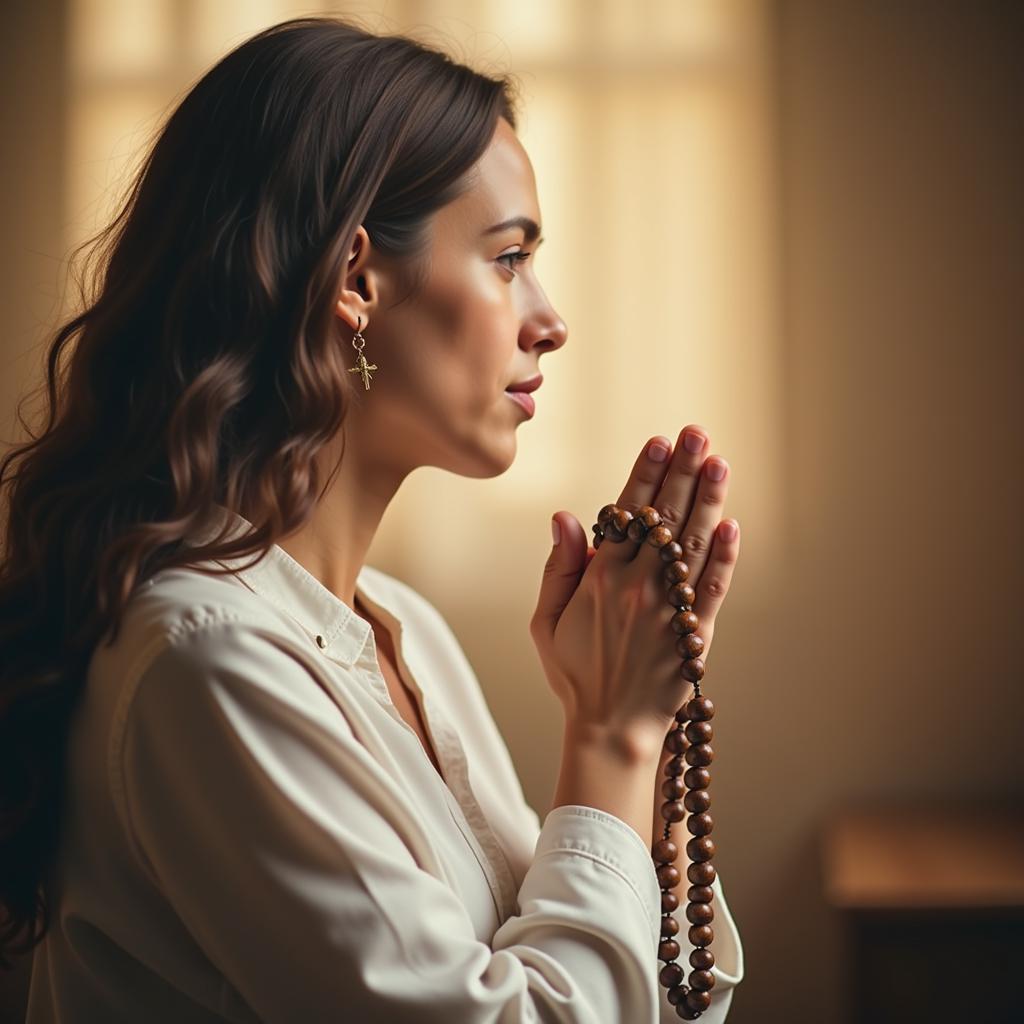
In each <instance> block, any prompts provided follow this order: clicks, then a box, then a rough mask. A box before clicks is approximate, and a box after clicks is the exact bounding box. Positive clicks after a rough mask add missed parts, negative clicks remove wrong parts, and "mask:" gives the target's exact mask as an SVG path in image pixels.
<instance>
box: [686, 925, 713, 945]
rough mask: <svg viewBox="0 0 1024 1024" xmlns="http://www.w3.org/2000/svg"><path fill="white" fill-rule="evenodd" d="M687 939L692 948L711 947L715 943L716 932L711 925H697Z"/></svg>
mask: <svg viewBox="0 0 1024 1024" xmlns="http://www.w3.org/2000/svg"><path fill="white" fill-rule="evenodd" d="M686 937H687V938H688V939H689V940H690V945H691V946H710V945H711V943H712V942H714V941H715V930H714V928H712V927H711V925H709V924H695V925H694V926H693V927H692V928H691V929H690V930H689V931H688V932H687V933H686Z"/></svg>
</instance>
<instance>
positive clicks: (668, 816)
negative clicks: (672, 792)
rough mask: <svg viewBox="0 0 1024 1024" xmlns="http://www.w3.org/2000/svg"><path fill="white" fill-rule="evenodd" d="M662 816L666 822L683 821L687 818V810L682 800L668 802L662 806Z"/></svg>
mask: <svg viewBox="0 0 1024 1024" xmlns="http://www.w3.org/2000/svg"><path fill="white" fill-rule="evenodd" d="M661 816H662V817H663V818H664V819H665V820H666V821H682V820H683V818H685V817H686V808H685V807H684V806H683V801H682V800H666V801H665V803H663V804H662V805H661Z"/></svg>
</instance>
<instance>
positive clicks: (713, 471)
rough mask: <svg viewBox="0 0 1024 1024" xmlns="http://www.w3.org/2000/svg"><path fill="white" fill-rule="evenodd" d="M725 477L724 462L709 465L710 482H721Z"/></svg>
mask: <svg viewBox="0 0 1024 1024" xmlns="http://www.w3.org/2000/svg"><path fill="white" fill-rule="evenodd" d="M724 476H725V463H724V462H709V463H708V479H709V480H721V479H722V477H724Z"/></svg>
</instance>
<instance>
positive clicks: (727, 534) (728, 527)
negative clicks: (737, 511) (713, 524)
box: [718, 519, 738, 540]
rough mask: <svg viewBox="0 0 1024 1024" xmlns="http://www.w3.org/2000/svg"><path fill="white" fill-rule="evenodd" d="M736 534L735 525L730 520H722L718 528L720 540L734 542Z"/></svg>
mask: <svg viewBox="0 0 1024 1024" xmlns="http://www.w3.org/2000/svg"><path fill="white" fill-rule="evenodd" d="M737 533H738V531H737V529H736V524H735V523H734V522H733V521H732V520H731V519H725V520H723V521H722V525H721V526H720V527H719V528H718V535H719V537H721V538H722V540H735V539H736V534H737Z"/></svg>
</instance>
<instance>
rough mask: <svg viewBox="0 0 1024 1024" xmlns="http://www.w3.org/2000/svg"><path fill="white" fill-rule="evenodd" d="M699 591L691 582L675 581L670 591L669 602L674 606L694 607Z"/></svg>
mask: <svg viewBox="0 0 1024 1024" xmlns="http://www.w3.org/2000/svg"><path fill="white" fill-rule="evenodd" d="M696 600H697V592H696V591H695V590H694V589H693V587H691V586H690V584H689V583H674V584H673V585H672V589H671V590H669V592H668V603H669V604H670V605H672V607H673V608H684V607H685V608H692V607H693V603H694V601H696Z"/></svg>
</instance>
